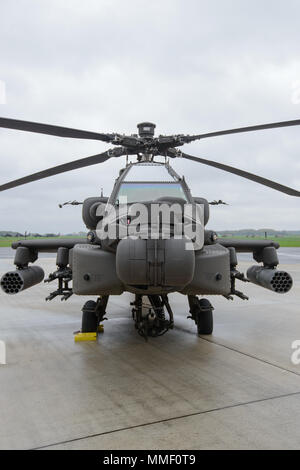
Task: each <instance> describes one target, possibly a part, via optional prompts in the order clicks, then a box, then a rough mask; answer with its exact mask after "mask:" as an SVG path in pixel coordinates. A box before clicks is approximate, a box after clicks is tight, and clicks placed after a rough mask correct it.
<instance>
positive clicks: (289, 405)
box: [0, 249, 300, 450]
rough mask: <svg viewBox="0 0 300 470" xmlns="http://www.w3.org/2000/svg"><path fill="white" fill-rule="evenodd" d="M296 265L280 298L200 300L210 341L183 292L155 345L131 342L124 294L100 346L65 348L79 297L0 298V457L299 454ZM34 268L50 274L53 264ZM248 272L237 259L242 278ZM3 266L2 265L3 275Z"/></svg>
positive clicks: (250, 289) (257, 292)
mask: <svg viewBox="0 0 300 470" xmlns="http://www.w3.org/2000/svg"><path fill="white" fill-rule="evenodd" d="M283 250H289V249H283ZM297 250H298V251H297ZM0 257H1V256H0ZM298 257H299V249H295V251H286V252H285V254H284V253H283V252H282V256H280V259H281V261H284V263H285V264H281V265H280V267H281V268H282V269H286V270H287V271H289V272H290V274H291V275H292V277H293V279H294V287H293V289H292V290H291V291H290V292H289V293H288V294H285V295H280V294H275V293H272V292H270V291H268V290H266V289H262V288H259V287H257V286H254V285H251V284H250V283H248V284H242V283H239V284H238V285H237V288H238V289H240V290H243V291H244V292H245V293H246V294H247V295H249V297H250V300H249V301H243V300H240V299H235V300H234V301H227V300H226V299H225V298H221V297H216V298H215V297H209V299H210V301H211V302H212V304H213V305H214V307H215V311H214V333H213V335H211V336H208V337H198V336H197V334H196V328H195V325H194V323H193V322H191V320H188V319H187V318H186V317H187V315H188V306H187V299H186V298H185V297H183V296H181V295H180V294H176V295H172V296H170V303H171V305H172V307H173V310H174V314H175V328H174V330H172V331H169V332H168V333H167V334H166V335H164V336H162V337H159V338H150V339H149V341H148V342H147V343H146V342H145V341H144V340H143V338H141V337H140V336H138V334H137V332H136V330H135V328H134V324H133V321H132V319H131V314H130V307H129V301H130V300H131V296H130V295H129V294H124V295H122V296H120V297H112V298H111V299H110V301H109V304H108V311H107V313H108V318H109V320H108V321H105V322H104V327H105V331H104V333H103V334H101V335H99V338H98V342H97V343H74V338H73V332H74V331H76V330H78V329H79V328H80V323H81V307H82V305H83V303H84V302H85V301H86V300H87V298H85V297H77V296H72V297H71V299H70V300H68V301H67V302H61V301H60V300H59V299H55V300H53V301H52V302H48V303H46V302H45V301H44V298H45V297H46V296H47V295H48V294H49V293H50V292H51V291H52V290H54V288H55V286H54V285H51V284H50V285H49V284H40V285H38V286H35V287H33V288H32V289H29V290H27V291H25V292H23V293H21V294H18V295H16V296H8V295H5V294H4V293H3V292H2V291H1V293H0V302H1V308H0V340H3V341H5V342H6V347H7V364H6V365H0V390H1V393H0V423H1V425H0V449H7V448H9V449H37V448H38V449H112V450H113V449H273V448H274V449H278V448H281V449H297V448H299V447H300V365H295V364H293V363H292V361H291V355H292V352H293V350H292V347H291V345H292V343H293V341H295V340H300V308H299V300H300V258H299V259H298ZM242 258H243V257H241V258H240V259H242ZM37 264H39V265H41V266H42V267H44V269H45V271H46V272H47V273H49V272H50V271H53V270H54V268H55V259H54V258H42V259H41V260H39V261H38V263H37ZM250 264H252V261H250V258H249V260H248V259H246V258H245V257H244V258H243V259H242V261H241V263H240V266H239V267H240V270H245V269H246V267H248V266H249V265H250ZM12 265H13V264H12V260H9V259H8V258H5V257H1V259H0V272H1V273H4V272H5V271H6V270H8V269H11V267H12ZM53 284H54V283H53Z"/></svg>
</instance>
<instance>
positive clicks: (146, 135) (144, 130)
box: [137, 122, 156, 162]
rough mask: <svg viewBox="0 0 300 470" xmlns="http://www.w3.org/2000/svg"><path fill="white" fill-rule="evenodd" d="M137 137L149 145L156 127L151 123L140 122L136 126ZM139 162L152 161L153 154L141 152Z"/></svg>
mask: <svg viewBox="0 0 300 470" xmlns="http://www.w3.org/2000/svg"><path fill="white" fill-rule="evenodd" d="M137 128H138V133H139V137H140V138H141V139H142V140H143V141H144V142H145V143H147V144H148V143H149V144H151V142H152V141H153V138H154V133H155V128H156V125H155V124H153V123H152V122H141V123H140V124H137ZM138 157H139V160H140V161H141V162H151V161H152V160H153V157H154V154H153V153H151V152H141V153H140V154H139V155H138Z"/></svg>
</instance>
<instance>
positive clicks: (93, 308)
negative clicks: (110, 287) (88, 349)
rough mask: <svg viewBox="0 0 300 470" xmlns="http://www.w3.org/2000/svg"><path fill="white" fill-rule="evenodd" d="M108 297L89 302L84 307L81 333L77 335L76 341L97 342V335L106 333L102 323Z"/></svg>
mask: <svg viewBox="0 0 300 470" xmlns="http://www.w3.org/2000/svg"><path fill="white" fill-rule="evenodd" d="M108 298H109V296H108V295H103V296H101V297H99V298H98V300H97V301H96V302H95V301H94V300H88V301H87V302H86V303H85V304H84V306H83V307H82V324H81V331H80V332H78V333H76V334H75V341H76V342H77V341H96V339H97V334H98V333H101V332H103V331H104V328H103V325H102V322H103V321H104V320H107V318H106V317H105V313H106V306H107V302H108Z"/></svg>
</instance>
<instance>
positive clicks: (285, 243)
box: [228, 236, 300, 247]
mask: <svg viewBox="0 0 300 470" xmlns="http://www.w3.org/2000/svg"><path fill="white" fill-rule="evenodd" d="M228 238H236V239H239V240H265V238H264V237H254V238H252V237H228ZM267 239H268V240H273V241H274V242H277V243H279V245H280V246H282V247H300V236H294V237H268V238H267Z"/></svg>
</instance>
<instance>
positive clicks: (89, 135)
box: [0, 117, 117, 142]
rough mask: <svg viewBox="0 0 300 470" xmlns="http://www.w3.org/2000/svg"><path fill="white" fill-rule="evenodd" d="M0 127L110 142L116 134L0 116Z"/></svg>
mask: <svg viewBox="0 0 300 470" xmlns="http://www.w3.org/2000/svg"><path fill="white" fill-rule="evenodd" d="M0 127H4V128H6V129H16V130H19V131H26V132H36V133H38V134H47V135H54V136H57V137H70V138H73V139H90V140H102V141H103V142H112V141H113V139H114V138H115V136H116V135H117V134H101V133H99V132H90V131H82V130H79V129H71V128H68V127H61V126H52V125H50V124H42V123H40V122H29V121H20V120H17V119H8V118H1V117H0Z"/></svg>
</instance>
